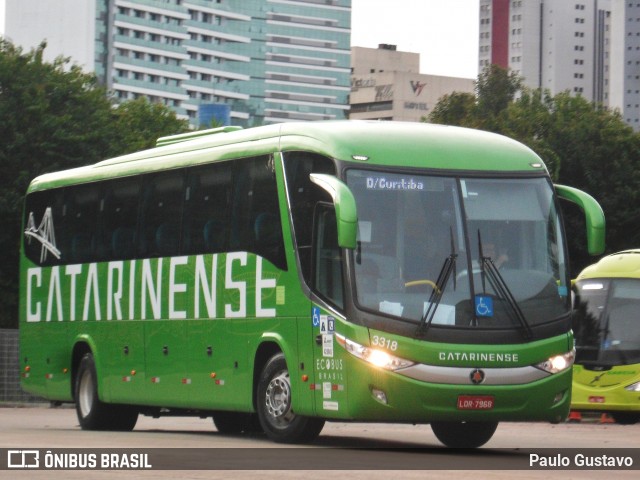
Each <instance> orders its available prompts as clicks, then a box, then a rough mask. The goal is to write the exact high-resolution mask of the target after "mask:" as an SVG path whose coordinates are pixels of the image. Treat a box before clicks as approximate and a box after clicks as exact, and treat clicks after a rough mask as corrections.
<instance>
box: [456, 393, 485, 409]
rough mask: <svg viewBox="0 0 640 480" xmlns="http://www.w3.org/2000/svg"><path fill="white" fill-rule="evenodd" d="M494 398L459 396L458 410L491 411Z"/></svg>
mask: <svg viewBox="0 0 640 480" xmlns="http://www.w3.org/2000/svg"><path fill="white" fill-rule="evenodd" d="M491 409H493V397H492V396H491V395H460V396H458V410H491Z"/></svg>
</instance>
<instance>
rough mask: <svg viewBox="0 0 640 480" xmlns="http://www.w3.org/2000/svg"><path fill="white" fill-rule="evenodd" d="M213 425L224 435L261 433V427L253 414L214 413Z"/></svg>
mask: <svg viewBox="0 0 640 480" xmlns="http://www.w3.org/2000/svg"><path fill="white" fill-rule="evenodd" d="M213 424H214V425H215V427H216V429H217V430H218V432H220V433H222V434H224V435H235V434H239V433H261V432H262V427H261V426H260V421H259V420H258V416H257V415H256V414H255V413H244V412H223V411H219V412H214V413H213Z"/></svg>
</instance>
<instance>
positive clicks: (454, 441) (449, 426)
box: [431, 422, 498, 448]
mask: <svg viewBox="0 0 640 480" xmlns="http://www.w3.org/2000/svg"><path fill="white" fill-rule="evenodd" d="M497 428H498V422H431V430H433V433H434V434H435V436H436V437H437V438H438V440H440V441H441V442H442V443H443V444H444V445H446V446H447V447H452V448H477V447H481V446H482V445H484V444H485V443H487V442H488V441H489V440H491V437H493V434H494V433H495V431H496V429H497Z"/></svg>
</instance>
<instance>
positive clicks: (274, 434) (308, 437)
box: [256, 353, 324, 443]
mask: <svg viewBox="0 0 640 480" xmlns="http://www.w3.org/2000/svg"><path fill="white" fill-rule="evenodd" d="M256 410H257V412H258V419H259V420H260V425H261V426H262V429H263V430H264V432H265V433H266V434H267V437H269V438H270V439H271V440H273V441H275V442H278V443H305V442H310V441H312V440H314V439H315V438H316V437H317V436H318V435H319V434H320V432H321V431H322V427H324V420H323V419H320V418H312V417H303V416H301V415H296V413H295V412H294V411H293V410H292V409H291V382H290V380H289V370H288V369H287V363H286V361H285V359H284V355H283V354H282V353H279V354H277V355H274V356H273V357H271V359H270V360H269V361H268V362H267V364H266V365H265V367H264V369H263V370H262V373H261V374H260V379H259V380H258V388H257V389H256Z"/></svg>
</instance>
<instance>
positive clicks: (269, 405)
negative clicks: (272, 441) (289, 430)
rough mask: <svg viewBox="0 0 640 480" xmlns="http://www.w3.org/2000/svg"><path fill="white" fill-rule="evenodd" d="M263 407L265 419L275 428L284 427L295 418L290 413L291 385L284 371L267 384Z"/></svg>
mask: <svg viewBox="0 0 640 480" xmlns="http://www.w3.org/2000/svg"><path fill="white" fill-rule="evenodd" d="M265 407H266V412H267V419H268V420H269V422H270V423H271V424H272V425H274V426H276V427H281V428H282V427H286V426H287V425H289V423H291V421H292V420H293V419H294V418H295V415H294V414H293V412H292V411H291V384H290V383H289V372H287V371H286V370H285V371H282V372H280V373H278V374H277V375H275V376H274V377H273V378H272V379H271V381H270V382H269V385H268V386H267V390H266V392H265Z"/></svg>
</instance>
